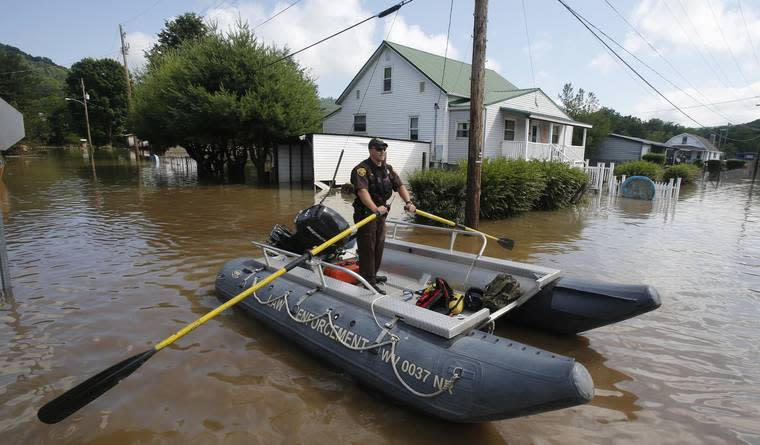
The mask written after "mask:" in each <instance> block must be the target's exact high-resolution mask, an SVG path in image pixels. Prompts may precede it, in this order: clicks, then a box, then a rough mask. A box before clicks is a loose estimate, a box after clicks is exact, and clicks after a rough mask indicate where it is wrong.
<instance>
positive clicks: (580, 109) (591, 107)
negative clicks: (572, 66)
mask: <svg viewBox="0 0 760 445" xmlns="http://www.w3.org/2000/svg"><path fill="white" fill-rule="evenodd" d="M557 97H558V98H559V100H560V102H562V107H563V108H564V110H565V113H567V114H568V115H569V116H570V117H572V118H573V119H577V118H578V117H579V116H582V115H586V114H589V113H593V112H594V111H596V110H597V109H599V99H597V97H596V95H595V94H594V93H592V92H589V93H588V95H586V91H585V90H584V89H583V88H579V89H578V92H577V93H576V92H575V89H574V88H573V84H572V83H566V84H565V86H564V87H563V88H562V92H561V93H560V94H559V95H558V96H557Z"/></svg>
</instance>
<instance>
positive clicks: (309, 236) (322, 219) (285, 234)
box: [269, 204, 354, 257]
mask: <svg viewBox="0 0 760 445" xmlns="http://www.w3.org/2000/svg"><path fill="white" fill-rule="evenodd" d="M294 223H295V225H296V233H295V234H292V233H290V231H289V230H288V228H287V227H285V226H283V225H281V224H278V225H276V226H274V228H273V229H272V233H270V235H269V242H270V243H271V244H272V245H273V246H275V247H279V248H281V249H284V250H287V251H290V252H293V253H298V254H301V253H304V252H306V251H307V250H309V249H311V248H313V247H316V246H318V245H320V244H322V243H324V242H325V241H327V240H329V239H330V238H332V237H334V236H335V235H337V234H339V233H340V232H342V231H344V230H346V229H347V228H348V227H349V226H350V225H349V224H348V222H347V221H346V220H345V219H344V218H343V217H342V216H340V214H339V213H338V212H336V211H335V210H333V209H331V208H329V207H325V206H323V205H321V204H318V205H314V206H311V207H308V208H305V209H303V210H301V211H300V212H298V214H297V215H296V218H295V220H294ZM353 238H354V235H351V236H349V237H346V238H344V239H342V240H340V241H338V242H337V243H335V244H334V245H333V246H331V247H330V248H328V249H326V250H324V251H323V252H322V254H321V255H320V256H325V257H331V256H335V255H336V254H340V253H342V252H343V249H344V248H346V247H350V246H351V244H352V243H353Z"/></svg>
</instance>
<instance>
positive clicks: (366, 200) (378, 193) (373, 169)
mask: <svg viewBox="0 0 760 445" xmlns="http://www.w3.org/2000/svg"><path fill="white" fill-rule="evenodd" d="M387 148H388V144H386V143H385V141H383V140H382V139H380V138H373V139H372V140H370V141H369V158H367V159H365V160H363V161H362V162H360V163H359V165H357V166H356V167H354V169H353V170H352V171H351V184H352V185H353V186H354V191H355V192H356V199H355V200H354V222H359V221H360V220H362V219H364V218H366V217H367V216H369V215H371V214H372V213H374V214H375V215H377V218H376V219H375V220H373V221H372V222H370V223H369V224H366V225H365V226H363V227H361V228H360V229H359V231H358V233H357V236H356V241H357V250H358V251H359V275H361V276H362V277H363V278H364V279H365V280H367V282H368V283H369V284H371V285H372V287H374V288H375V290H376V291H377V292H379V293H381V294H383V295H385V290H383V289H381V288H379V287H378V286H377V284H378V283H384V282H385V281H387V279H388V278H387V277H385V276H382V275H381V276H378V275H377V271H378V270H380V263H381V262H382V261H383V248H384V246H385V218H386V216H388V211H389V210H390V208H389V207H390V206H389V205H388V204H387V201H388V199H390V197H391V195H392V194H393V192H394V191H397V192H398V194H399V195H400V196H401V199H403V200H404V203H405V204H404V210H406V211H407V212H410V213H414V211H415V210H416V207H415V206H414V204H412V200H411V198H410V197H409V191H408V190H407V189H406V187H404V184H402V183H401V178H399V177H398V175H397V174H396V172H394V171H393V168H392V167H391V166H390V165H388V164H386V163H385V156H386V149H387Z"/></svg>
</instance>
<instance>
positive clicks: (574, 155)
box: [501, 141, 586, 166]
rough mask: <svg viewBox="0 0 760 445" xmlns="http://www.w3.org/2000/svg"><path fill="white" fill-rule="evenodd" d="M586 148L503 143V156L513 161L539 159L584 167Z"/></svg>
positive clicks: (515, 142)
mask: <svg viewBox="0 0 760 445" xmlns="http://www.w3.org/2000/svg"><path fill="white" fill-rule="evenodd" d="M585 151H586V150H585V147H582V146H575V145H560V144H544V143H539V142H524V141H503V142H502V143H501V155H502V156H504V157H506V158H512V159H526V160H529V159H539V160H543V161H560V162H564V163H567V164H572V165H579V166H580V165H582V164H583V156H584V154H585Z"/></svg>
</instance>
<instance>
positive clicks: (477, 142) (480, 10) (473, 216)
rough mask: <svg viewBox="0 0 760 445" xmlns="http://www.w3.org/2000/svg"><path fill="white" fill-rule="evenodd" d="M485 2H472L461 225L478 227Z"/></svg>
mask: <svg viewBox="0 0 760 445" xmlns="http://www.w3.org/2000/svg"><path fill="white" fill-rule="evenodd" d="M487 16H488V0H475V20H474V23H473V26H472V74H471V75H470V128H469V130H470V134H469V139H470V140H469V150H468V153H467V197H466V199H467V202H466V203H465V208H464V224H465V225H466V226H468V227H472V228H473V229H477V228H478V225H479V224H480V167H481V164H482V163H483V90H484V89H485V67H486V22H487Z"/></svg>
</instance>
